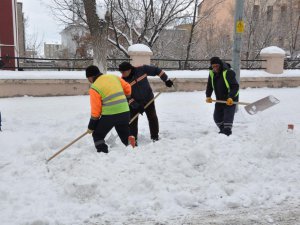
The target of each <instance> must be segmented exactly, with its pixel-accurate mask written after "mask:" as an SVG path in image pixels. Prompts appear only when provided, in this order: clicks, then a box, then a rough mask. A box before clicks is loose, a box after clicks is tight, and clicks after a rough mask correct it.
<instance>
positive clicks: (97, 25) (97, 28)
mask: <svg viewBox="0 0 300 225" xmlns="http://www.w3.org/2000/svg"><path fill="white" fill-rule="evenodd" d="M83 4H84V10H85V14H86V18H87V24H88V27H89V30H90V33H91V39H92V43H93V52H94V64H95V65H97V66H98V67H99V69H100V71H102V72H104V73H105V72H106V70H107V62H106V58H107V42H106V40H107V32H108V17H106V18H99V16H98V14H97V12H96V1H95V0H83Z"/></svg>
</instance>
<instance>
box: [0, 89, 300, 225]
mask: <svg viewBox="0 0 300 225" xmlns="http://www.w3.org/2000/svg"><path fill="white" fill-rule="evenodd" d="M240 93H241V97H240V100H241V101H244V102H253V101H256V100H258V99H260V98H263V97H265V96H267V95H270V94H272V95H274V96H275V97H276V98H278V99H279V100H280V101H281V102H280V103H279V104H277V105H276V106H274V107H272V108H270V109H268V110H266V111H264V112H262V113H259V114H257V115H254V116H251V115H248V114H247V113H246V112H245V111H244V109H243V107H240V110H239V112H238V113H237V114H236V119H235V126H234V129H233V135H232V136H230V137H226V136H224V135H219V134H218V129H217V128H216V126H215V124H214V122H213V119H212V113H213V104H206V103H205V94H204V92H189V93H163V94H161V96H160V97H159V98H158V99H157V101H156V108H157V112H158V117H159V121H160V136H161V140H160V141H159V142H156V143H152V142H151V141H150V139H149V129H148V124H147V120H146V117H145V116H142V117H140V121H139V128H140V129H139V132H140V136H139V147H138V148H136V149H134V150H132V149H131V148H130V147H127V148H125V147H124V146H122V144H121V143H120V142H119V141H118V142H117V146H115V147H113V148H111V149H110V153H109V154H107V155H104V154H98V153H96V151H95V149H94V146H93V142H92V138H91V137H90V136H87V137H84V138H82V139H81V140H80V141H78V142H77V143H76V144H74V145H73V146H71V147H70V148H69V149H67V150H65V151H64V152H63V153H61V154H60V155H59V156H57V157H56V158H55V159H53V160H52V161H51V162H50V163H49V164H45V160H46V159H47V158H49V157H50V156H51V155H52V154H54V153H55V152H57V151H58V150H59V149H60V148H62V147H63V146H64V145H66V144H68V143H69V142H70V141H72V140H73V139H75V138H76V137H77V136H79V135H80V134H82V133H83V132H85V130H86V127H87V124H88V120H89V97H88V96H76V97H44V98H38V97H21V98H7V99H0V111H1V113H2V120H3V121H2V129H3V132H1V133H0V218H1V224H3V225H16V224H17V225H19V224H21V225H25V224H26V225H36V224H39V225H56V224H64V225H77V224H78V225H82V224H89V225H91V224H114V225H115V224H130V223H132V222H135V223H136V224H155V223H161V224H184V223H192V224H223V222H224V221H225V222H226V220H227V221H229V223H227V224H233V223H230V221H231V222H232V221H237V223H236V224H246V223H242V222H243V221H246V220H243V218H248V219H249V221H254V222H256V223H254V224H280V223H279V222H278V220H277V219H276V218H277V217H279V216H280V213H282V214H284V213H287V212H290V215H291V216H290V217H293V216H294V215H295V214H297V213H299V208H297V206H299V205H300V188H299V187H300V180H299V177H300V144H299V143H300V131H299V127H300V117H299V115H300V102H299V101H297V100H296V99H297V96H300V88H281V89H267V88H264V89H246V90H241V91H240ZM290 123H291V124H294V126H295V128H294V131H293V133H289V132H287V125H288V124H290ZM288 207H291V210H290V211H288V210H285V209H286V208H288ZM273 209H274V210H273ZM258 210H259V211H258ZM274 212H275V213H274ZM276 212H278V213H276ZM235 215H236V216H235ZM241 215H244V217H240V216H241ZM298 215H299V214H298ZM231 216H233V217H234V218H232V217H231ZM239 217H240V220H235V219H239ZM288 217H289V216H288ZM222 218H223V219H222ZM230 219H232V220H230ZM287 219H293V218H287ZM199 220H200V221H199ZM287 221H288V220H287ZM291 221H295V220H291ZM258 222H261V223H258ZM224 224H225V223H224ZM282 224H284V223H282ZM287 224H288V223H287Z"/></svg>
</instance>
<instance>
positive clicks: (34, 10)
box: [17, 0, 63, 43]
mask: <svg viewBox="0 0 300 225" xmlns="http://www.w3.org/2000/svg"><path fill="white" fill-rule="evenodd" d="M17 1H18V2H23V13H24V17H25V18H26V19H27V25H26V27H25V30H26V36H27V38H29V37H30V36H36V35H37V38H38V41H43V42H47V43H55V42H58V43H60V42H61V40H60V34H59V32H60V31H61V30H62V29H63V26H62V25H60V24H59V22H57V21H55V18H54V16H53V15H51V12H50V10H49V9H48V8H47V5H46V4H47V3H48V1H42V0H17ZM29 35H30V36H29Z"/></svg>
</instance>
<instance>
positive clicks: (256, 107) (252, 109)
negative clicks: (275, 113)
mask: <svg viewBox="0 0 300 225" xmlns="http://www.w3.org/2000/svg"><path fill="white" fill-rule="evenodd" d="M279 102H280V101H279V100H278V99H277V98H275V97H274V96H272V95H269V96H267V97H265V98H262V99H260V100H258V101H256V102H253V103H250V104H248V105H246V106H245V110H246V112H247V113H249V114H250V115H254V114H256V113H258V112H261V111H264V110H265V109H268V108H270V107H272V106H273V105H276V104H278V103H279Z"/></svg>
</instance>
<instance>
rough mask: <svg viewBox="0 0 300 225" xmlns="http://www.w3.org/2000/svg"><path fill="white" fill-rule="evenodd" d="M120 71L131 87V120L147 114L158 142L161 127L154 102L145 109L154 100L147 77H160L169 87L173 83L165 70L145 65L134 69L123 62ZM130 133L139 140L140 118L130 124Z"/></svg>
mask: <svg viewBox="0 0 300 225" xmlns="http://www.w3.org/2000/svg"><path fill="white" fill-rule="evenodd" d="M119 71H120V72H121V73H122V78H123V79H124V80H125V81H126V82H128V83H130V85H131V90H132V91H131V98H130V99H129V102H128V103H129V107H130V114H131V118H133V117H134V116H135V115H136V114H137V113H140V114H143V113H144V112H145V113H146V115H147V118H148V122H149V128H150V135H151V139H152V140H153V141H158V140H159V136H158V132H159V125H158V118H157V114H156V110H155V104H154V101H153V102H152V103H151V104H150V105H149V106H148V107H147V108H146V109H144V107H145V105H146V104H147V103H148V102H150V101H151V100H152V99H153V98H154V94H153V91H152V88H151V86H150V84H149V81H148V79H147V76H159V77H160V79H161V80H162V81H164V82H165V85H166V86H167V87H172V86H173V82H172V81H171V80H170V79H168V76H167V75H166V74H165V72H164V71H163V70H161V69H160V68H158V67H155V66H149V65H143V66H139V67H134V66H132V65H131V64H130V63H129V62H123V63H121V64H120V65H119ZM130 131H131V135H133V136H134V137H135V140H137V136H138V118H136V119H135V120H134V121H133V122H132V123H131V124H130Z"/></svg>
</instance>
